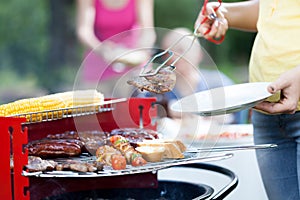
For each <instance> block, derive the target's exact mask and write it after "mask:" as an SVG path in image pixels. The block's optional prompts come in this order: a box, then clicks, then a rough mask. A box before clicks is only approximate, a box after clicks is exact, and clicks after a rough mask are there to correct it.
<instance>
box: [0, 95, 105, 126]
mask: <svg viewBox="0 0 300 200" xmlns="http://www.w3.org/2000/svg"><path fill="white" fill-rule="evenodd" d="M103 100H104V97H103V95H102V94H101V93H99V92H97V91H96V90H77V91H70V92H62V93H55V94H50V95H46V96H42V97H36V98H28V99H21V100H17V101H14V102H11V103H7V104H3V105H1V106H0V116H12V115H20V114H27V113H32V112H42V111H48V110H56V109H63V108H68V107H74V106H79V105H87V104H93V103H101V102H102V101H103ZM52 115H57V116H59V115H62V112H59V111H57V112H53V113H52ZM33 117H34V118H35V119H33V120H39V119H41V118H42V117H43V116H42V115H41V114H36V115H34V116H33ZM54 117H55V116H54Z"/></svg>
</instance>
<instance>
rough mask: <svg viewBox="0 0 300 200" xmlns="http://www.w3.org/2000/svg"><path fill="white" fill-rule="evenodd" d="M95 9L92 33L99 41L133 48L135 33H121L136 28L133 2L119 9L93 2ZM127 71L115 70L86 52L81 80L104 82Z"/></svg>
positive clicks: (97, 56)
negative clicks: (108, 40)
mask: <svg viewBox="0 0 300 200" xmlns="http://www.w3.org/2000/svg"><path fill="white" fill-rule="evenodd" d="M95 9H96V16H95V24H94V31H95V35H96V36H97V38H98V39H99V40H100V41H104V40H107V39H110V40H112V41H114V42H115V43H120V44H122V45H123V46H125V47H134V45H135V41H136V38H137V36H136V34H135V33H134V32H135V31H129V32H128V34H127V33H122V32H124V31H128V30H131V29H134V28H137V26H138V25H137V15H136V1H135V0H128V3H127V4H126V5H125V6H124V7H123V8H120V9H109V8H106V7H105V5H103V4H102V2H101V0H95ZM120 33H122V34H120ZM118 34H120V35H118ZM128 70H129V69H128V68H126V67H125V68H124V69H118V70H116V69H114V67H112V66H109V65H108V64H107V63H106V62H105V61H104V60H103V59H102V58H101V57H100V56H99V55H96V54H95V53H93V52H87V54H86V57H85V61H84V68H83V79H84V80H85V81H98V80H105V79H109V78H111V77H115V76H119V75H122V74H124V73H125V72H127V71H128Z"/></svg>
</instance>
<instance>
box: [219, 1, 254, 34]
mask: <svg viewBox="0 0 300 200" xmlns="http://www.w3.org/2000/svg"><path fill="white" fill-rule="evenodd" d="M224 7H225V9H226V10H227V12H226V13H225V14H224V15H225V18H226V19H227V21H228V25H229V28H236V29H242V30H248V31H257V29H256V23H257V20H258V9H259V1H258V0H251V1H245V2H237V3H226V4H224Z"/></svg>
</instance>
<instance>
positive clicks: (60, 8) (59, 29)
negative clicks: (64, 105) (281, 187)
mask: <svg viewBox="0 0 300 200" xmlns="http://www.w3.org/2000/svg"><path fill="white" fill-rule="evenodd" d="M48 3H49V11H50V16H49V23H48V33H49V49H48V53H47V58H46V60H47V63H46V66H47V68H48V69H51V70H49V73H50V74H51V77H53V78H50V79H49V78H48V79H46V80H45V81H44V86H46V87H47V88H48V89H50V90H52V91H55V90H59V89H60V87H61V86H62V84H65V81H66V79H67V77H66V76H68V74H67V73H69V72H70V70H67V71H66V69H65V68H67V67H68V66H73V68H75V67H78V66H79V65H78V64H79V62H80V60H79V57H78V43H77V38H76V35H75V1H74V0H63V1H61V0H51V1H48ZM74 72H75V71H74ZM54 77H55V78H54ZM71 77H74V76H71ZM57 84H58V85H57ZM55 85H56V86H58V87H57V88H55V87H53V86H55Z"/></svg>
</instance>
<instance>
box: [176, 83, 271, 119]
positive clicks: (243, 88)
mask: <svg viewBox="0 0 300 200" xmlns="http://www.w3.org/2000/svg"><path fill="white" fill-rule="evenodd" d="M269 84H270V83H269V82H255V83H243V84H236V85H230V86H225V87H219V88H215V89H211V90H206V91H202V92H198V93H195V94H193V95H190V96H187V97H184V98H182V99H180V100H178V101H177V102H175V103H174V104H172V105H171V109H172V110H173V111H176V112H189V113H195V114H199V115H201V116H213V115H221V114H228V113H233V112H237V111H240V110H244V109H248V108H251V107H254V106H255V105H256V104H257V103H259V102H261V101H263V100H265V99H266V98H268V97H270V96H271V95H272V94H270V93H269V92H268V91H267V86H268V85H269Z"/></svg>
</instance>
